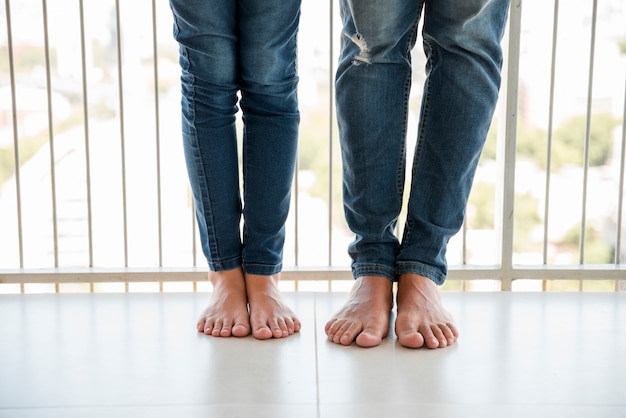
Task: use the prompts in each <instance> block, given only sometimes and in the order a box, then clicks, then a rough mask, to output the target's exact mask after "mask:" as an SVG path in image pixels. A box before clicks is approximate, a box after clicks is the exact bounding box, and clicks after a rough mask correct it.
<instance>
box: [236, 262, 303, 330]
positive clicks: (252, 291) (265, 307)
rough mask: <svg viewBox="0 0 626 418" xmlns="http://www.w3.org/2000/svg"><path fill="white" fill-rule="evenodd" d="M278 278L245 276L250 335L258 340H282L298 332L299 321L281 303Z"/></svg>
mask: <svg viewBox="0 0 626 418" xmlns="http://www.w3.org/2000/svg"><path fill="white" fill-rule="evenodd" d="M278 280H279V276H278V275H276V276H259V275H255V274H245V281H246V292H247V294H248V304H249V306H250V325H251V327H252V335H253V336H254V337H255V338H258V339H259V340H267V339H269V338H272V337H273V338H284V337H288V336H290V335H292V334H293V333H294V332H298V331H300V326H301V324H300V320H299V319H298V318H296V316H295V314H294V313H293V311H292V310H291V309H289V308H288V307H287V305H286V304H285V303H284V302H283V298H282V296H281V294H280V291H279V290H278Z"/></svg>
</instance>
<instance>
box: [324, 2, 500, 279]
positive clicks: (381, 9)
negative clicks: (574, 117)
mask: <svg viewBox="0 0 626 418" xmlns="http://www.w3.org/2000/svg"><path fill="white" fill-rule="evenodd" d="M340 1H341V16H342V21H343V32H342V40H341V54H340V58H339V66H338V69H337V74H336V106H337V120H338V124H339V136H340V142H341V151H342V159H343V194H344V211H345V216H346V221H347V223H348V226H349V227H350V229H351V230H352V231H353V232H354V234H355V240H354V241H353V242H352V243H351V245H350V246H349V249H348V252H349V254H350V256H351V259H352V272H353V275H354V277H355V278H358V277H360V276H364V275H375V276H383V277H386V278H388V279H390V280H397V277H398V275H400V274H404V273H416V274H420V275H422V276H426V277H428V278H430V279H432V280H433V281H434V282H436V283H437V284H442V283H443V282H444V281H445V278H446V275H447V262H446V247H447V244H448V241H449V239H450V238H451V237H452V236H453V235H454V234H456V233H457V232H458V231H459V229H460V228H461V226H462V224H463V219H464V216H465V208H466V205H467V199H468V196H469V192H470V189H471V186H472V182H473V178H474V173H475V170H476V167H477V164H478V160H479V157H480V154H481V152H482V148H483V145H484V142H485V138H486V135H487V131H488V129H489V126H490V124H491V119H492V117H493V113H494V110H495V106H496V102H497V99H498V94H499V88H500V81H501V75H500V72H501V66H502V50H501V46H500V42H501V40H502V36H503V33H504V28H505V25H506V19H507V16H508V8H509V0H340ZM422 10H423V14H424V26H423V39H424V51H425V54H426V58H427V64H426V75H427V77H426V81H425V84H424V94H423V101H422V106H421V112H420V121H419V126H418V138H417V146H416V149H415V151H414V155H413V165H412V175H411V184H410V193H409V200H408V204H407V208H406V209H407V217H406V223H405V228H404V231H403V232H402V240H401V241H400V239H399V237H398V236H397V235H396V233H395V230H396V227H397V222H398V218H399V216H400V211H401V209H402V204H403V193H404V187H405V168H406V158H407V157H406V134H407V116H408V99H409V92H410V88H411V56H410V53H411V50H412V49H413V47H414V45H415V42H416V36H417V26H418V22H419V20H420V18H421V15H422Z"/></svg>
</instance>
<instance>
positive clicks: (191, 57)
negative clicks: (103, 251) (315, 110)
mask: <svg viewBox="0 0 626 418" xmlns="http://www.w3.org/2000/svg"><path fill="white" fill-rule="evenodd" d="M170 7H171V9H172V12H173V15H174V38H175V39H176V40H177V41H178V43H179V62H180V67H181V70H182V75H181V86H182V130H183V144H184V151H185V160H186V163H187V170H188V174H189V181H190V184H191V189H192V192H193V199H194V203H195V209H196V219H197V220H198V228H199V231H200V241H201V243H202V249H203V252H204V255H205V256H206V258H207V261H208V265H209V268H210V269H211V270H213V271H220V270H230V269H234V268H237V267H240V266H241V267H242V268H243V270H244V272H246V273H250V274H259V275H272V274H276V273H278V272H279V271H280V270H281V269H282V256H283V244H284V239H285V221H286V219H287V215H288V212H289V203H290V192H291V184H292V179H293V175H294V169H295V163H296V150H297V141H298V126H299V122H300V114H299V111H298V100H297V84H298V76H297V73H296V34H297V31H298V24H299V18H300V0H264V1H258V0H170ZM238 95H240V96H241V99H240V100H239V98H238ZM238 105H240V106H241V110H242V113H243V138H242V149H243V151H242V154H243V155H242V158H241V162H242V170H241V171H242V173H243V193H241V192H240V178H239V152H238V140H237V129H236V123H235V122H236V113H237V112H238ZM242 197H243V199H242ZM242 218H243V231H242V230H241V229H240V225H241V220H242Z"/></svg>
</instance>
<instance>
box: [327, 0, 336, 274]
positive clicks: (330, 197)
mask: <svg viewBox="0 0 626 418" xmlns="http://www.w3.org/2000/svg"><path fill="white" fill-rule="evenodd" d="M333 4H334V2H333V0H329V2H328V5H329V13H328V20H329V25H328V29H329V39H328V265H329V266H332V265H333V169H334V166H333V157H334V153H333V145H334V131H333V123H334V120H335V119H334V113H333V106H334V101H333V95H334V94H335V76H334V74H333V68H334V66H335V62H334V61H335V57H334V54H333V47H334V42H333V41H334V38H335V30H334V28H333V24H334V19H335V10H334V6H333Z"/></svg>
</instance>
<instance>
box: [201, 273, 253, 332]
mask: <svg viewBox="0 0 626 418" xmlns="http://www.w3.org/2000/svg"><path fill="white" fill-rule="evenodd" d="M209 280H210V282H211V283H212V284H213V291H212V293H211V300H210V302H209V306H208V307H207V308H206V309H205V310H204V312H202V316H200V319H199V320H198V325H197V327H198V332H204V333H205V334H207V335H212V336H214V337H230V336H231V335H232V336H235V337H245V336H246V335H249V334H250V319H249V316H248V305H247V300H246V285H245V282H244V279H243V271H242V270H241V268H237V269H233V270H226V271H212V272H209Z"/></svg>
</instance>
